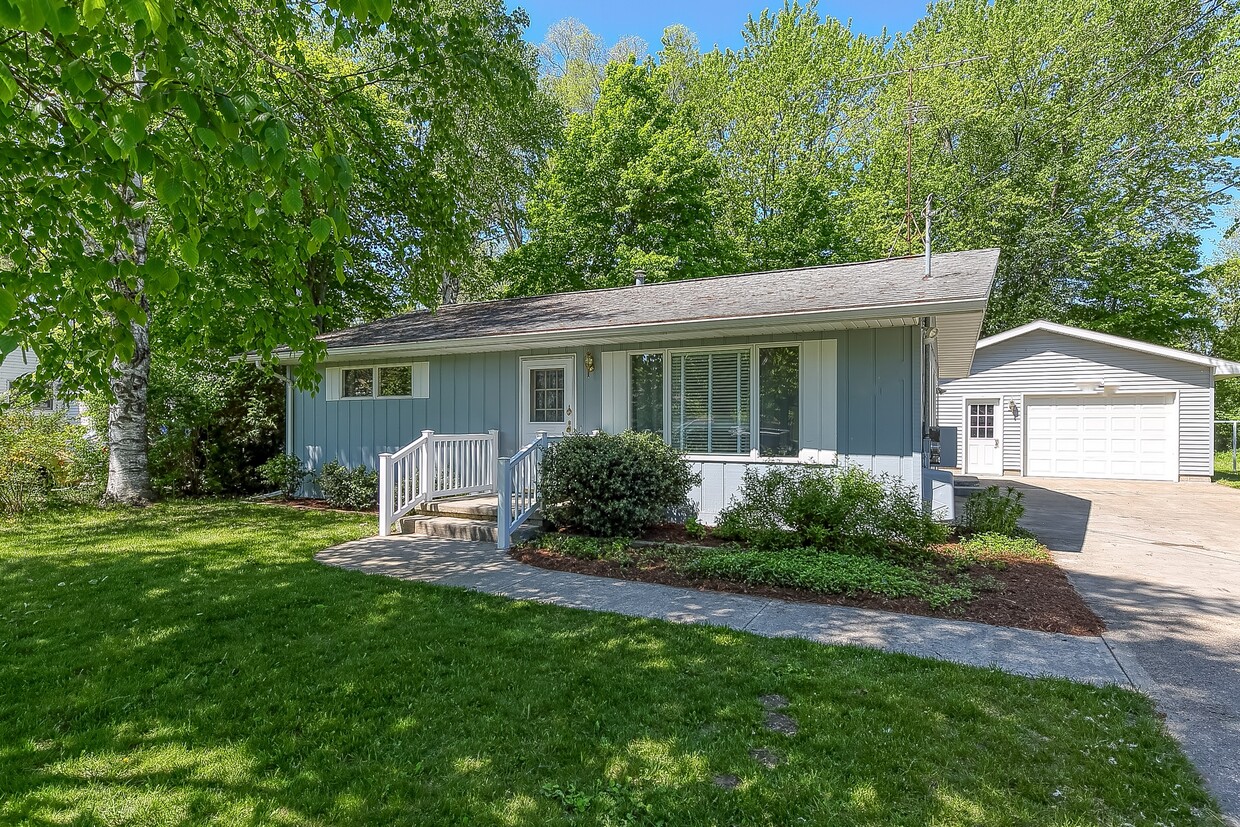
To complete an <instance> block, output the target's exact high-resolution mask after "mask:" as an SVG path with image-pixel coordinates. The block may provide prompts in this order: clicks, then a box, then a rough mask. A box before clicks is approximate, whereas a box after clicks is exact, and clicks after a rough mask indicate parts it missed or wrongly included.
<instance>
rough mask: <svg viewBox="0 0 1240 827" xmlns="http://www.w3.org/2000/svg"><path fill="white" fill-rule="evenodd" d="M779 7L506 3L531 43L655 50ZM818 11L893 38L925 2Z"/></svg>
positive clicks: (728, 42) (709, 37) (1210, 237)
mask: <svg viewBox="0 0 1240 827" xmlns="http://www.w3.org/2000/svg"><path fill="white" fill-rule="evenodd" d="M781 5H782V2H773V3H763V2H762V1H761V0H664V1H663V2H658V1H657V0H610V2H599V1H598V0H509V6H510V7H516V6H520V7H521V8H523V9H525V11H526V13H527V14H528V15H529V17H530V27H529V31H528V33H527V35H526V39H528V40H529V41H530V42H532V43H538V42H540V41H542V39H543V36H544V35H545V34H546V33H547V27H548V26H550V25H551V24H552V23H555V22H556V21H557V20H562V19H563V18H565V17H575V18H577V19H578V20H580V21H581V22H582V23H585V24H586V26H587V27H588V28H589V29H590V30H591V31H592V32H594V33H595V34H597V35H599V36H600V37H602V38H603V41H604V43H605V44H606V45H608V46H610V45H611V44H613V43H615V42H616V41H617V40H618V39H620V38H621V37H623V36H625V35H630V34H635V35H637V36H638V37H641V38H642V39H644V40H645V41H646V42H647V43H648V44H650V47H651V51H655V50H656V49H658V44H659V38H660V37H661V36H662V34H663V30H664V29H665V28H667V27H668V26H670V25H672V24H673V23H681V24H683V25H685V26H687V27H688V28H689V30H690V31H692V32H693V33H694V34H696V35H697V36H698V41H699V42H700V44H701V46H702V49H703V50H706V49H709V48H711V47H712V46H715V45H718V46H720V47H721V48H725V49H726V48H736V47H738V46H740V45H741V28H742V27H743V26H744V25H745V21H746V19H748V17H749V16H750V15H757V14H759V13H761V11H762V9H763V8H767V7H770V8H779V7H780V6H781ZM818 12H819V13H820V14H822V15H823V16H828V15H829V16H832V17H838V18H840V19H841V20H848V19H851V20H852V22H853V25H852V29H853V31H855V32H860V33H863V34H868V35H877V34H880V33H881V32H882V31H883V29H884V28H886V30H887V31H888V32H889V33H891V34H894V33H896V32H902V31H906V30H908V29H909V28H910V27H911V26H912V25H913V23H915V22H916V21H917V20H918V19H919V18H921V17H922V16H923V15H924V14H925V12H926V2H925V0H869V2H866V0H852V1H851V2H840V1H839V0H834V2H832V0H821V2H820V3H819V4H818ZM1215 216H1216V221H1215V226H1214V228H1213V229H1211V230H1209V231H1207V232H1205V233H1204V234H1203V237H1202V245H1201V253H1202V259H1203V260H1208V259H1209V258H1210V256H1211V255H1212V254H1213V252H1214V248H1215V246H1216V245H1217V244H1218V241H1219V238H1220V237H1221V235H1222V232H1223V230H1224V229H1225V226H1226V220H1225V209H1218V210H1216V211H1215Z"/></svg>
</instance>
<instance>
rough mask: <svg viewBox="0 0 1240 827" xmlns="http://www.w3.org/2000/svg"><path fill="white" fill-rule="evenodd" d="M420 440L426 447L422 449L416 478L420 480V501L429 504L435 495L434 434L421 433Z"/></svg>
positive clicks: (430, 432)
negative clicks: (420, 463)
mask: <svg viewBox="0 0 1240 827" xmlns="http://www.w3.org/2000/svg"><path fill="white" fill-rule="evenodd" d="M422 438H423V439H424V440H426V445H425V446H424V447H423V448H422V467H421V468H419V469H418V476H419V477H421V478H422V485H421V486H420V487H421V489H422V501H423V502H430V501H431V499H432V498H433V497H434V495H435V432H434V431H423V432H422Z"/></svg>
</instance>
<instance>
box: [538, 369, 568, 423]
mask: <svg viewBox="0 0 1240 827" xmlns="http://www.w3.org/2000/svg"><path fill="white" fill-rule="evenodd" d="M564 413H565V412H564V368H535V369H533V370H531V371H530V422H563V421H564Z"/></svg>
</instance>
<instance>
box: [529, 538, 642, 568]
mask: <svg viewBox="0 0 1240 827" xmlns="http://www.w3.org/2000/svg"><path fill="white" fill-rule="evenodd" d="M535 545H536V546H537V547H538V548H543V549H546V550H547V551H553V552H555V553H557V554H564V555H567V556H569V557H576V558H577V559H578V560H611V561H612V562H626V561H627V560H628V555H627V552H628V549H629V541H628V540H623V539H603V538H599V537H580V536H577V535H574V534H545V535H543V536H542V537H540V538H539V539H538V541H537V543H536V544H535Z"/></svg>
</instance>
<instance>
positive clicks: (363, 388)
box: [340, 368, 375, 399]
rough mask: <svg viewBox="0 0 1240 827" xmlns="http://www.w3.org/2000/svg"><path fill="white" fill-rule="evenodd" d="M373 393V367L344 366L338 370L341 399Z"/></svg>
mask: <svg viewBox="0 0 1240 827" xmlns="http://www.w3.org/2000/svg"><path fill="white" fill-rule="evenodd" d="M374 395H375V369H374V368H345V369H344V370H342V371H340V396H341V398H343V399H355V398H357V397H359V396H361V397H371V396H374Z"/></svg>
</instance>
